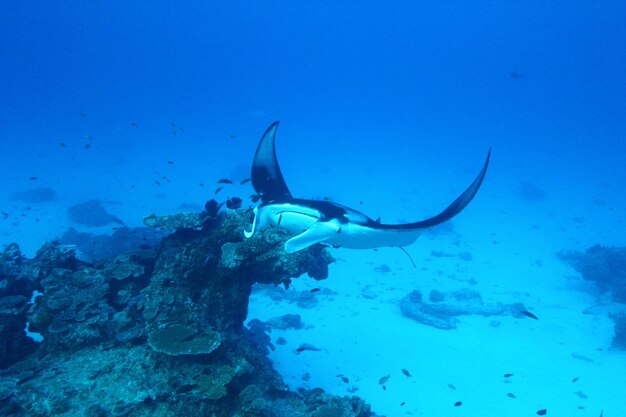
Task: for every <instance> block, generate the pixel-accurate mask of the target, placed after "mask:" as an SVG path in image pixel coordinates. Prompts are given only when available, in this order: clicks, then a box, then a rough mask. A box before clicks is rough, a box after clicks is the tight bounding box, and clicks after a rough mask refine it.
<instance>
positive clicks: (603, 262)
mask: <svg viewBox="0 0 626 417" xmlns="http://www.w3.org/2000/svg"><path fill="white" fill-rule="evenodd" d="M558 256H559V257H560V258H561V259H562V260H564V261H565V262H568V263H569V264H570V265H571V266H572V267H573V268H574V269H575V270H577V271H578V272H580V274H581V275H582V277H583V278H584V279H585V280H587V281H592V282H594V283H595V285H596V286H597V288H598V290H599V291H600V293H601V294H603V295H605V296H609V297H611V298H612V299H613V300H614V301H616V302H618V303H622V304H624V303H626V248H615V247H607V246H601V245H595V246H592V247H590V248H589V249H587V250H586V251H585V252H578V251H569V252H561V253H559V254H558ZM620 310H621V311H618V312H614V313H613V314H609V317H610V318H611V319H613V321H614V322H615V336H614V337H613V347H614V348H616V349H626V311H624V308H623V306H622V307H621V309H620Z"/></svg>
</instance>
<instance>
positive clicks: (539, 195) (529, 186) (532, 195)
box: [517, 181, 547, 203]
mask: <svg viewBox="0 0 626 417" xmlns="http://www.w3.org/2000/svg"><path fill="white" fill-rule="evenodd" d="M517 195H518V197H520V198H521V199H522V200H524V201H528V202H532V203H535V202H538V201H542V200H544V199H545V198H546V195H547V193H546V192H545V191H544V190H542V189H541V188H539V186H537V185H536V184H534V183H532V182H529V181H523V182H521V183H519V185H518V186H517Z"/></svg>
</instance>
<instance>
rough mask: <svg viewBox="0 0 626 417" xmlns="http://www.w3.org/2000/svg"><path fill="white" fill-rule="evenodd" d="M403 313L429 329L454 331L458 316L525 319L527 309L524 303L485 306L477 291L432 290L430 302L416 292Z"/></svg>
mask: <svg viewBox="0 0 626 417" xmlns="http://www.w3.org/2000/svg"><path fill="white" fill-rule="evenodd" d="M400 310H401V311H402V314H403V315H404V316H406V317H409V318H411V319H413V320H415V321H418V322H420V323H422V324H425V325H427V326H432V327H435V328H437V329H442V330H451V329H455V328H456V326H457V324H458V322H459V319H458V317H459V316H465V315H480V316H502V315H505V314H511V315H513V316H514V317H522V314H520V312H521V311H524V310H525V307H524V305H523V304H521V303H514V304H503V303H500V302H494V303H486V302H483V300H482V297H481V295H480V293H478V291H474V290H471V289H467V288H465V289H461V290H458V291H450V292H442V291H438V290H433V291H431V292H430V294H429V296H428V299H424V297H423V295H422V293H421V292H420V291H418V290H414V291H412V292H411V293H409V294H408V295H406V296H405V297H403V298H402V299H401V300H400Z"/></svg>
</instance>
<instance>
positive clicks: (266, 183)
mask: <svg viewBox="0 0 626 417" xmlns="http://www.w3.org/2000/svg"><path fill="white" fill-rule="evenodd" d="M278 123H279V122H274V123H272V125H271V126H270V127H268V128H267V130H266V131H265V133H264V134H263V136H262V137H261V141H260V142H259V146H258V147H257V149H256V153H255V154H254V161H253V162H252V186H253V187H254V190H255V191H256V193H257V194H258V195H260V196H261V201H263V203H268V202H270V201H274V200H277V199H280V198H291V193H290V192H289V189H288V188H287V184H285V180H284V179H283V174H282V172H280V166H279V165H278V159H277V158H276V148H275V144H274V143H275V138H276V129H278Z"/></svg>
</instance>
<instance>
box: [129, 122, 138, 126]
mask: <svg viewBox="0 0 626 417" xmlns="http://www.w3.org/2000/svg"><path fill="white" fill-rule="evenodd" d="M130 125H131V126H132V127H139V125H138V124H137V123H135V122H130Z"/></svg>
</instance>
